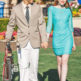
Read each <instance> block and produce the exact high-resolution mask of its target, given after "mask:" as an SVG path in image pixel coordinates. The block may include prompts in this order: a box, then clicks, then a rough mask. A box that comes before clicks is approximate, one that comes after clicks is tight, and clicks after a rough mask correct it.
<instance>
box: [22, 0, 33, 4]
mask: <svg viewBox="0 0 81 81" xmlns="http://www.w3.org/2000/svg"><path fill="white" fill-rule="evenodd" d="M23 1H24V2H28V3H33V0H23Z"/></svg>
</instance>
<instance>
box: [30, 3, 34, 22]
mask: <svg viewBox="0 0 81 81" xmlns="http://www.w3.org/2000/svg"><path fill="white" fill-rule="evenodd" d="M34 10H35V3H33V5H31V16H30V20H29V23H31V20H32V18H33V14H34Z"/></svg>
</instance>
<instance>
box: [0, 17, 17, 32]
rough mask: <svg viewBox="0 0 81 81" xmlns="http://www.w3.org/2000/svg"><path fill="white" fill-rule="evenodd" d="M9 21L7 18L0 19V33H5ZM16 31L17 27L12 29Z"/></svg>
mask: <svg viewBox="0 0 81 81" xmlns="http://www.w3.org/2000/svg"><path fill="white" fill-rule="evenodd" d="M8 22H9V19H8V18H1V19H0V32H3V31H6V29H7V25H8ZM14 30H15V31H16V30H17V26H16V27H15V29H14Z"/></svg>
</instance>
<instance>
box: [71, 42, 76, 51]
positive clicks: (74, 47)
mask: <svg viewBox="0 0 81 81" xmlns="http://www.w3.org/2000/svg"><path fill="white" fill-rule="evenodd" d="M72 50H73V51H75V50H76V45H75V43H73V48H72Z"/></svg>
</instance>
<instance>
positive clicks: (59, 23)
mask: <svg viewBox="0 0 81 81" xmlns="http://www.w3.org/2000/svg"><path fill="white" fill-rule="evenodd" d="M52 29H53V40H52V47H53V51H54V53H55V55H57V56H58V55H63V54H71V53H72V47H73V36H72V32H74V29H73V23H72V12H71V10H70V8H62V9H60V8H57V7H54V6H50V7H49V8H48V22H47V29H46V30H47V33H51V30H52Z"/></svg>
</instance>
